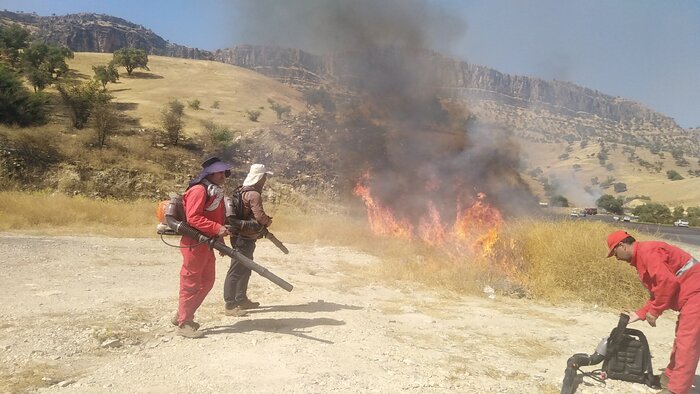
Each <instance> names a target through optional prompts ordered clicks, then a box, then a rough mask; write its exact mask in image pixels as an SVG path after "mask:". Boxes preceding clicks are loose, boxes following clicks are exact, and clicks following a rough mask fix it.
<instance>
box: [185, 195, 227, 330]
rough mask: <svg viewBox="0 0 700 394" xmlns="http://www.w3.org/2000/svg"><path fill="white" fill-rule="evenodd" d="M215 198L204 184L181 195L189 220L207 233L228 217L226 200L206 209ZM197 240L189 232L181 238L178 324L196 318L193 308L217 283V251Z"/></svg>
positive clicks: (208, 234) (219, 225) (215, 230)
mask: <svg viewBox="0 0 700 394" xmlns="http://www.w3.org/2000/svg"><path fill="white" fill-rule="evenodd" d="M214 199H215V198H214V197H211V198H207V192H206V189H205V187H204V186H203V185H201V184H198V185H195V186H192V187H191V188H189V189H188V190H187V191H186V192H185V195H184V196H182V202H183V205H184V206H185V216H186V217H187V224H189V225H190V226H192V227H194V228H195V229H197V230H199V231H201V232H202V233H203V234H204V235H206V236H208V237H213V236H215V235H217V234H218V233H219V230H220V229H221V226H223V224H224V223H225V217H226V212H225V207H224V202H223V200H222V201H221V203H220V204H219V206H218V207H217V208H216V209H214V210H212V211H207V210H205V209H204V208H206V207H208V206H209V205H210V204H211V203H212V202H213V201H214ZM196 244H197V241H195V240H194V239H192V238H190V237H188V236H183V237H182V238H181V239H180V246H181V248H180V251H181V253H182V269H180V298H179V302H178V308H177V315H178V319H177V322H178V324H179V325H182V323H184V322H187V321H192V320H193V319H194V312H195V311H196V310H197V308H199V306H200V305H201V304H202V301H204V297H206V296H207V294H208V293H209V291H210V290H211V288H212V287H213V286H214V279H215V276H216V274H215V272H216V271H215V269H216V265H215V262H216V258H215V257H214V252H213V251H212V250H211V249H209V246H207V245H206V244H200V245H197V246H194V245H196Z"/></svg>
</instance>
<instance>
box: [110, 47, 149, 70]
mask: <svg viewBox="0 0 700 394" xmlns="http://www.w3.org/2000/svg"><path fill="white" fill-rule="evenodd" d="M112 57H113V59H112V62H113V63H114V64H115V65H117V66H122V67H125V68H126V73H127V74H128V75H131V72H132V71H134V69H136V68H142V69H144V70H148V54H147V53H146V51H144V50H143V49H138V48H122V49H119V50H117V51H114V54H113V55H112Z"/></svg>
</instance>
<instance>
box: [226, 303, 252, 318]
mask: <svg viewBox="0 0 700 394" xmlns="http://www.w3.org/2000/svg"><path fill="white" fill-rule="evenodd" d="M224 314H225V315H226V316H236V317H242V316H246V315H247V314H248V313H247V312H246V311H244V310H243V308H241V306H240V305H236V306H235V307H233V308H226V309H225V310H224Z"/></svg>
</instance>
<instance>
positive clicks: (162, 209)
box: [156, 196, 294, 291]
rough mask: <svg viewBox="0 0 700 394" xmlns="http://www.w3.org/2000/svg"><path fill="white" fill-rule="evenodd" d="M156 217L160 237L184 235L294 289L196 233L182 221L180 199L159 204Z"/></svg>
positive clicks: (233, 251)
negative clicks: (158, 222) (158, 220)
mask: <svg viewBox="0 0 700 394" xmlns="http://www.w3.org/2000/svg"><path fill="white" fill-rule="evenodd" d="M156 215H157V216H158V218H159V219H160V220H161V223H160V224H159V225H158V227H157V228H156V229H157V232H158V234H161V236H162V235H174V234H178V235H186V236H188V237H190V238H192V239H194V240H195V241H197V242H200V243H206V244H208V245H209V247H210V248H212V249H216V250H218V251H219V252H221V253H223V254H225V255H226V256H229V257H231V258H233V259H235V260H236V261H238V262H240V263H241V264H243V265H244V266H246V267H248V268H250V269H251V270H253V271H255V272H257V273H258V274H259V275H260V276H262V277H263V278H265V279H267V280H269V281H270V282H272V283H274V284H276V285H277V286H279V287H281V288H283V289H285V290H287V291H292V289H293V288H294V286H292V285H291V284H289V282H287V281H285V280H284V279H282V278H280V277H279V276H277V275H275V274H273V273H272V272H270V271H269V270H268V269H267V268H265V267H263V266H262V265H260V264H258V263H256V262H255V261H253V260H251V259H249V258H248V257H246V256H244V255H243V254H242V253H241V252H239V251H237V250H236V249H233V248H230V247H228V246H226V244H225V243H223V242H221V241H220V240H219V239H218V238H216V237H207V236H205V235H204V234H202V233H201V232H199V231H197V230H196V229H195V228H194V227H192V226H190V225H189V224H187V222H185V221H184V217H185V209H184V206H183V205H182V198H181V197H179V196H178V197H173V198H172V199H171V200H170V201H169V202H168V204H167V206H165V204H163V203H161V205H159V208H158V210H157V211H156Z"/></svg>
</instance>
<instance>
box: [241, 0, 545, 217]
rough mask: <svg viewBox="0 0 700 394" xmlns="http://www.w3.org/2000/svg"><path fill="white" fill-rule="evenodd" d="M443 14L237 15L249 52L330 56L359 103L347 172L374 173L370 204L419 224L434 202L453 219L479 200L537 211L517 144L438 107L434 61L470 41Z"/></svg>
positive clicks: (461, 111) (335, 7) (367, 7)
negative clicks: (266, 48)
mask: <svg viewBox="0 0 700 394" xmlns="http://www.w3.org/2000/svg"><path fill="white" fill-rule="evenodd" d="M449 11H450V10H448V9H441V8H439V7H437V6H436V5H435V2H429V1H403V0H401V1H399V0H381V1H376V0H375V1H369V0H355V1H351V0H347V1H333V2H331V1H320V0H316V1H313V0H307V1H293V2H292V1H287V2H281V1H267V0H257V1H244V2H239V3H238V7H237V9H236V12H237V13H239V14H240V15H245V22H243V23H242V24H241V25H240V27H239V28H240V30H241V36H243V37H247V38H248V40H249V42H250V43H257V44H266V45H278V46H283V47H296V48H301V49H306V50H309V51H312V52H317V53H322V54H331V55H332V56H330V58H331V59H332V60H330V61H331V62H332V63H333V70H334V74H335V75H336V76H337V77H338V78H339V80H340V82H341V83H343V84H344V85H345V86H346V87H348V88H349V89H350V90H352V91H353V92H354V93H355V94H356V95H357V96H359V97H360V99H358V100H357V101H356V102H354V103H353V104H352V106H351V108H352V109H351V110H347V111H345V113H344V117H343V121H342V122H343V125H344V126H345V130H346V133H345V139H344V140H342V144H339V145H338V146H339V149H342V152H341V158H344V160H343V161H342V164H343V166H342V167H343V170H344V171H345V172H346V173H347V175H348V176H350V177H352V178H355V179H356V178H357V177H358V176H359V175H361V173H362V172H364V171H365V170H367V169H370V170H371V172H372V173H373V174H374V175H375V176H376V177H375V178H374V180H373V181H372V183H371V184H370V186H371V187H372V189H373V191H374V192H375V193H376V197H378V198H379V199H380V200H381V201H382V202H383V203H384V204H386V205H389V206H391V207H392V208H393V209H394V211H396V212H397V213H398V214H399V215H400V216H404V217H409V218H414V219H415V218H417V217H419V216H421V215H422V214H423V213H424V211H425V209H426V202H427V201H429V200H431V201H433V203H435V204H436V205H437V207H438V209H439V210H440V211H441V212H442V213H443V217H450V216H452V217H453V216H454V214H455V209H456V203H457V201H459V202H461V203H462V205H463V206H465V205H469V204H470V203H471V201H472V200H473V199H474V198H475V196H476V194H477V193H478V192H484V193H486V194H487V196H488V198H489V201H490V202H492V203H495V204H496V205H497V206H498V207H499V208H500V209H502V210H504V211H505V212H506V213H513V212H516V211H518V208H519V207H522V206H523V205H525V204H528V203H532V201H533V199H532V196H531V194H530V193H529V190H528V188H527V187H526V186H525V184H524V183H523V181H522V180H521V178H520V176H519V170H518V164H519V153H518V146H517V144H515V143H514V142H513V140H512V139H511V138H510V135H509V133H508V131H507V130H502V129H498V128H494V127H487V126H486V125H483V124H480V123H479V122H478V120H475V119H473V118H472V117H471V116H470V115H469V113H468V112H467V111H466V109H465V108H464V106H463V105H461V104H459V103H453V102H450V101H449V100H446V99H445V98H444V97H441V96H442V95H441V88H442V83H441V80H442V78H443V77H444V75H443V71H442V68H441V65H443V64H444V59H441V57H440V56H437V55H436V53H434V52H433V51H434V50H440V49H442V48H448V47H449V46H450V45H451V44H452V43H454V42H455V41H456V40H457V39H458V38H460V37H462V36H463V35H464V34H465V33H466V23H465V21H464V20H462V19H460V18H459V17H458V16H457V15H458V13H450V12H449ZM441 60H442V61H441Z"/></svg>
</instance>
